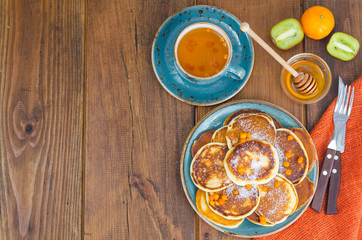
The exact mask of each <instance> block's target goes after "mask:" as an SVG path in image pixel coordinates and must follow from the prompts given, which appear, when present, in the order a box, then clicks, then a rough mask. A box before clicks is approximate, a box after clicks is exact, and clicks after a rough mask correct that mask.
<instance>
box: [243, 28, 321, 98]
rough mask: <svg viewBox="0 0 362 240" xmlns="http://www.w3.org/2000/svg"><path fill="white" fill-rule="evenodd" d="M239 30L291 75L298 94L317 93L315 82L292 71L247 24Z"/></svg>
mask: <svg viewBox="0 0 362 240" xmlns="http://www.w3.org/2000/svg"><path fill="white" fill-rule="evenodd" d="M240 30H241V31H243V32H246V33H247V34H249V36H250V37H252V38H253V39H254V40H255V41H256V42H257V43H258V44H259V45H260V46H262V47H263V48H264V49H265V50H266V51H267V52H268V53H269V54H270V55H271V56H272V57H273V58H274V59H275V60H277V61H278V62H279V63H280V64H281V65H282V66H283V67H284V68H285V69H286V70H288V72H290V74H292V75H293V77H294V78H293V83H294V86H295V88H296V89H297V91H298V93H300V94H305V95H311V94H313V93H315V92H316V91H317V82H316V80H315V79H314V78H313V77H312V76H311V75H309V74H307V73H302V72H300V73H298V72H297V71H295V70H294V68H292V67H291V66H290V65H289V64H288V63H287V62H286V61H285V60H284V59H283V58H282V57H281V56H279V54H277V53H276V52H275V51H274V50H273V49H272V48H271V47H270V46H269V45H268V44H266V42H264V41H263V39H261V38H260V37H259V36H258V35H257V34H256V33H255V32H254V31H253V30H251V28H250V26H249V24H248V23H246V22H243V23H241V25H240Z"/></svg>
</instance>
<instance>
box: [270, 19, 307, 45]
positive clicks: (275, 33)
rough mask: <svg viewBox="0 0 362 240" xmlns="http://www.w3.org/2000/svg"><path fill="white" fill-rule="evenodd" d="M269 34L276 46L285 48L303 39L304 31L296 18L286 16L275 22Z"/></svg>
mask: <svg viewBox="0 0 362 240" xmlns="http://www.w3.org/2000/svg"><path fill="white" fill-rule="evenodd" d="M270 35H271V38H272V41H273V43H274V44H275V45H276V46H277V47H278V48H280V49H283V50H287V49H289V48H291V47H294V46H295V45H297V44H298V43H300V42H301V41H302V40H303V38H304V31H303V28H302V25H301V24H300V22H299V21H298V20H297V19H294V18H288V19H285V20H283V21H281V22H279V23H277V24H276V25H275V26H274V27H273V28H272V29H271V32H270Z"/></svg>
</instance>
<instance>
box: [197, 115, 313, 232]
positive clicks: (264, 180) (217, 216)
mask: <svg viewBox="0 0 362 240" xmlns="http://www.w3.org/2000/svg"><path fill="white" fill-rule="evenodd" d="M191 154H192V156H193V160H192V162H191V166H190V172H191V179H192V181H193V182H194V184H195V185H196V187H197V188H198V191H197V193H196V206H197V208H198V210H199V212H200V213H201V214H202V215H203V216H205V217H206V218H207V219H208V220H209V221H211V222H213V223H214V224H217V225H219V226H223V227H228V228H236V227H238V226H239V225H240V224H241V223H242V222H243V220H244V219H245V218H247V219H248V220H249V221H251V222H253V223H255V224H258V225H263V226H266V227H267V226H273V225H275V224H278V223H281V222H283V221H285V220H286V218H287V217H288V216H289V215H291V214H292V213H294V212H295V211H298V210H299V209H300V208H301V207H302V206H303V205H305V204H306V203H307V202H309V201H310V199H311V198H312V196H313V194H314V184H313V182H312V181H310V180H309V179H308V178H307V177H306V176H307V174H308V173H309V172H310V171H311V170H312V168H313V166H314V164H315V162H316V160H317V153H316V150H315V147H314V144H313V142H312V139H311V137H310V136H309V134H308V132H307V131H305V130H304V129H299V128H283V126H282V125H281V124H280V123H279V122H278V121H277V120H276V119H275V118H274V117H272V116H270V115H268V114H266V113H264V112H261V111H258V110H254V109H245V110H241V111H238V112H235V113H233V114H231V115H230V116H229V117H228V118H227V119H226V120H225V122H224V126H223V127H221V128H219V129H217V130H214V129H213V130H209V131H206V132H204V133H203V134H202V135H201V136H200V137H199V139H198V140H196V141H195V142H194V144H193V146H192V149H191Z"/></svg>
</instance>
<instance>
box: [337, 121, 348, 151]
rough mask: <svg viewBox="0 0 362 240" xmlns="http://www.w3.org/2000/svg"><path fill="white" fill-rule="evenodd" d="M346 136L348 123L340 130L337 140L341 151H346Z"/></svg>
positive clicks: (338, 148)
mask: <svg viewBox="0 0 362 240" xmlns="http://www.w3.org/2000/svg"><path fill="white" fill-rule="evenodd" d="M345 138H346V125H344V126H343V128H342V129H341V130H340V131H339V133H338V136H337V141H336V150H337V151H340V152H341V153H343V152H344V141H345Z"/></svg>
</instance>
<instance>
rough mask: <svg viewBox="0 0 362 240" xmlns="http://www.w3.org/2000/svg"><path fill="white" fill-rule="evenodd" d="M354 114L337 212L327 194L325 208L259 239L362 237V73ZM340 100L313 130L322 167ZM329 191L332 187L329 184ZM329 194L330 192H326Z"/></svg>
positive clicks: (347, 133) (304, 214) (357, 88)
mask: <svg viewBox="0 0 362 240" xmlns="http://www.w3.org/2000/svg"><path fill="white" fill-rule="evenodd" d="M352 86H354V87H355V89H354V91H355V92H354V100H353V107H352V112H351V116H350V118H349V120H348V122H347V129H346V139H345V149H344V150H345V151H344V153H342V155H341V168H342V170H341V187H340V191H339V195H338V199H337V211H338V214H336V215H326V214H325V209H326V197H325V199H324V203H323V207H322V211H321V212H320V213H317V212H316V211H314V210H312V209H311V208H310V207H308V209H307V210H306V211H305V212H304V213H303V214H302V216H301V217H300V218H299V219H298V220H297V221H296V222H294V223H293V224H292V225H291V226H289V227H288V228H286V229H284V230H282V231H280V232H278V233H276V234H273V235H270V236H267V237H263V238H258V239H268V240H271V239H283V240H288V239H290V240H298V239H303V240H304V239H308V240H309V239H328V240H330V239H338V240H339V239H348V240H351V239H362V221H361V218H362V77H360V78H359V79H358V80H357V81H355V82H354V83H353V84H352ZM335 104H336V100H334V101H333V103H332V104H331V105H330V106H329V107H328V109H327V111H326V112H325V113H324V114H323V116H322V118H321V119H320V121H319V122H318V124H317V125H316V126H315V127H314V129H313V130H312V132H311V136H312V139H313V141H314V144H315V146H316V149H317V152H318V158H319V169H321V167H322V163H323V160H324V156H325V153H326V150H327V146H328V143H329V141H330V140H331V138H332V134H333V131H334V125H333V111H334V106H335ZM327 191H328V188H327ZM325 196H327V195H325Z"/></svg>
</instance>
